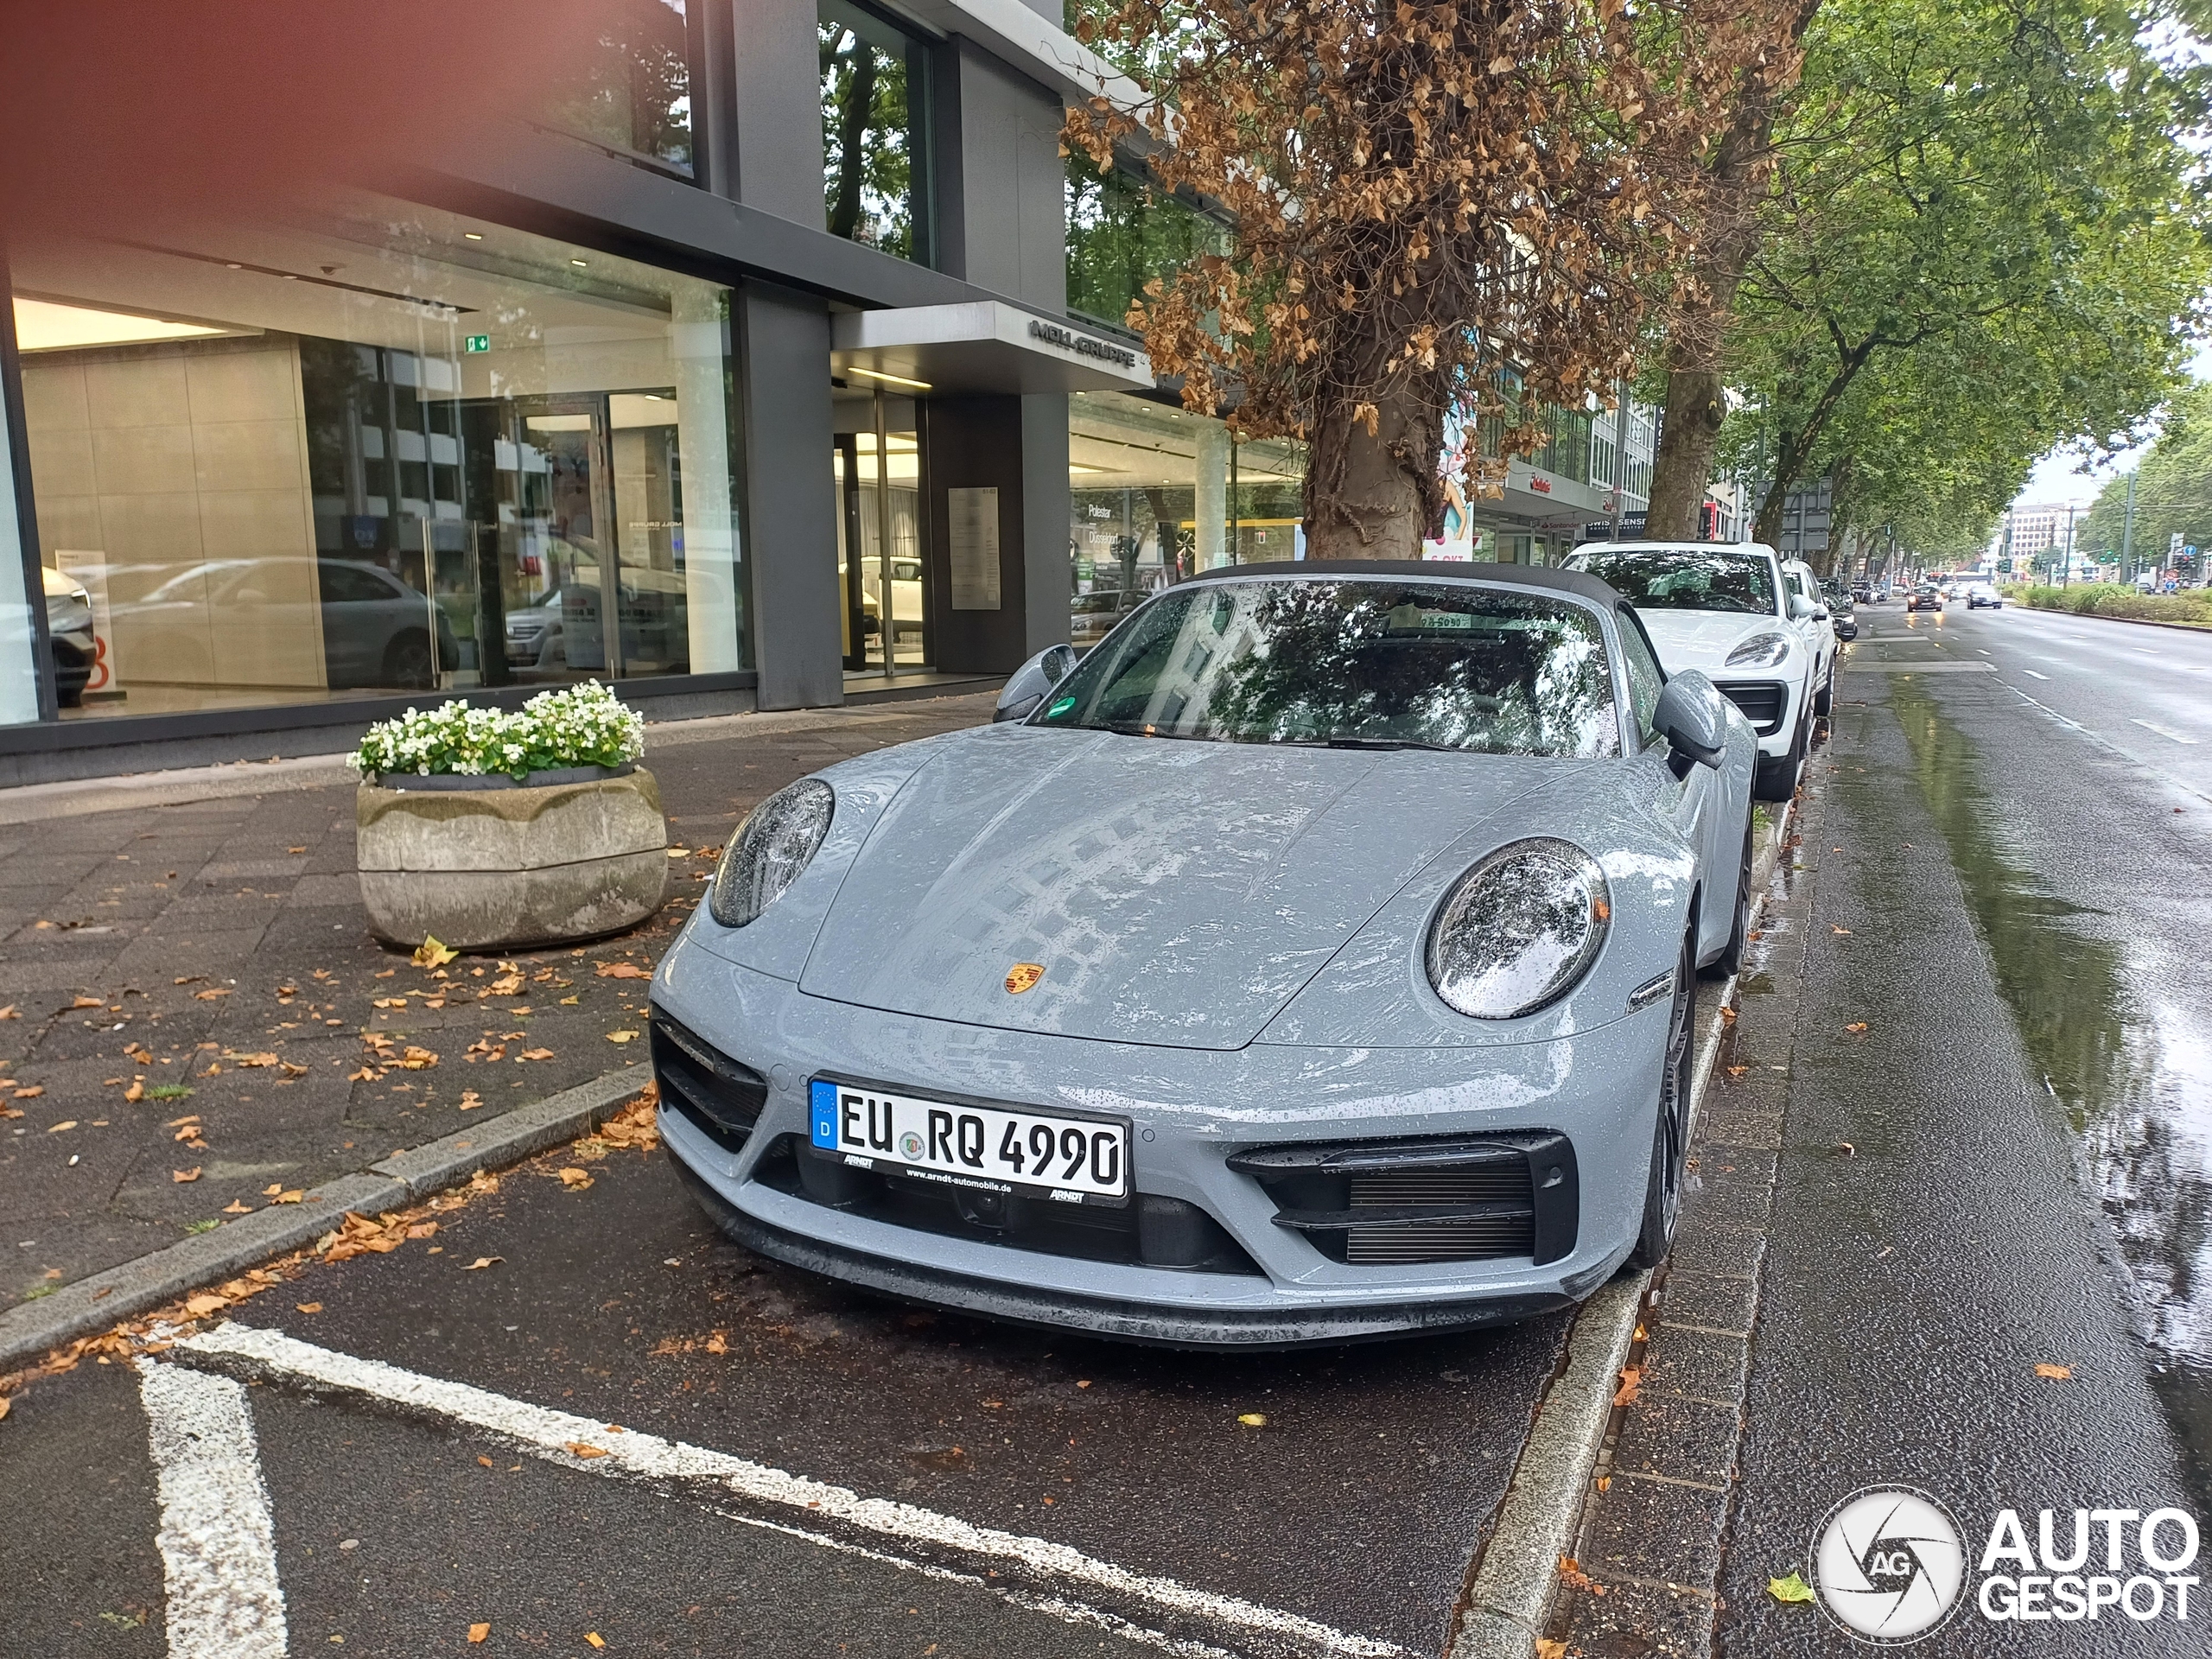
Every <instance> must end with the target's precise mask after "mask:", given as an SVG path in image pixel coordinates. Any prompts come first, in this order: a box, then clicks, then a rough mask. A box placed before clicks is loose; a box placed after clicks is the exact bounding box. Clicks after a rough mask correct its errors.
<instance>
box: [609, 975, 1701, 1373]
mask: <svg viewBox="0 0 2212 1659" xmlns="http://www.w3.org/2000/svg"><path fill="white" fill-rule="evenodd" d="M653 1000H654V1002H655V1005H656V1007H657V1008H658V1009H660V1010H662V1011H664V1013H665V1014H668V1015H669V1016H671V1017H672V1018H673V1019H674V1020H677V1021H680V1022H681V1023H682V1024H683V1026H685V1027H689V1029H690V1031H691V1032H692V1033H696V1034H698V1035H699V1036H701V1037H703V1038H704V1039H706V1040H707V1041H708V1042H709V1043H711V1044H712V1045H714V1046H715V1047H716V1048H718V1049H720V1050H721V1052H722V1053H724V1054H725V1055H728V1056H729V1057H731V1058H734V1059H736V1060H738V1061H740V1062H741V1065H743V1066H746V1067H749V1068H752V1069H753V1070H754V1071H757V1072H758V1073H759V1074H760V1077H761V1078H763V1079H765V1081H766V1090H765V1100H764V1102H763V1103H762V1104H761V1105H760V1109H759V1116H758V1119H757V1121H756V1122H755V1123H754V1124H753V1128H751V1130H750V1132H749V1133H747V1134H743V1135H735V1136H733V1135H728V1134H727V1133H724V1134H719V1135H716V1134H709V1132H708V1130H707V1129H706V1128H702V1126H701V1124H699V1123H698V1122H695V1121H694V1120H693V1119H692V1118H691V1117H690V1116H686V1115H684V1114H683V1113H681V1112H679V1111H677V1110H673V1109H670V1108H669V1107H668V1105H667V1104H666V1103H665V1102H664V1107H663V1109H662V1112H661V1116H660V1127H661V1132H662V1135H663V1137H664V1142H665V1144H666V1146H667V1147H668V1149H669V1152H670V1154H671V1156H672V1157H673V1158H674V1159H675V1160H676V1161H677V1164H678V1166H680V1167H681V1168H682V1170H683V1173H684V1175H685V1178H686V1179H687V1180H688V1181H689V1182H690V1184H691V1185H692V1186H693V1189H694V1191H695V1192H697V1193H698V1194H699V1196H700V1198H701V1202H702V1205H704V1206H705V1207H706V1209H707V1210H708V1211H709V1213H710V1214H711V1215H713V1216H714V1217H715V1220H716V1221H717V1222H718V1223H719V1224H721V1227H722V1229H723V1230H725V1231H726V1232H728V1234H729V1235H730V1236H732V1237H734V1238H735V1239H737V1240H738V1241H740V1242H741V1243H744V1244H745V1245H747V1247H748V1248H750V1249H755V1250H758V1251H759V1252H760V1253H761V1254H763V1255H768V1256H771V1257H772V1258H775V1259H777V1260H779V1261H783V1262H789V1263H791V1264H792V1265H794V1266H797V1267H799V1268H804V1269H807V1270H809V1271H811V1272H816V1273H820V1274H826V1275H828V1276H830V1277H833V1278H836V1279H840V1280H844V1281H849V1282H851V1283H854V1284H857V1285H860V1286H862V1287H867V1288H868V1289H871V1290H874V1291H876V1292H879V1293H881V1294H887V1295H892V1296H897V1297H901V1298H905V1299H907V1300H915V1301H921V1302H927V1303H930V1304H932V1305H935V1306H945V1307H951V1308H957V1309H962V1310H965V1311H967V1312H969V1313H977V1314H981V1315H983V1316H986V1317H990V1318H995V1319H1008V1320H1013V1321H1016V1322H1020V1323H1027V1324H1033V1325H1050V1326H1054V1327H1062V1328H1072V1329H1077V1330H1082V1331H1086V1332H1092V1333H1095V1334H1097V1335H1102V1336H1109V1337H1116V1338H1123V1339H1127V1340H1133V1341H1142V1342H1153V1343H1165V1344H1184V1345H1198V1346H1245V1345H1260V1346H1281V1345H1285V1344H1316V1343H1340V1342H1346V1341H1352V1340H1357V1339H1362V1338H1375V1337H1384V1336H1389V1335H1394V1334H1400V1333H1407V1332H1421V1331H1436V1330H1443V1329H1452V1328H1459V1327H1465V1326H1471V1325H1484V1324H1491V1323H1495V1322H1497V1321H1500V1320H1505V1319H1521V1318H1526V1317H1528V1316H1529V1315H1531V1314H1534V1313H1541V1312H1542V1311H1544V1310H1546V1309H1548V1308H1554V1307H1559V1306H1565V1305H1567V1304H1568V1303H1570V1302H1573V1301H1575V1300H1580V1298H1581V1297H1583V1296H1586V1295H1587V1294H1589V1293H1590V1292H1591V1291H1592V1290H1593V1289H1595V1288H1596V1287H1598V1286H1599V1284H1601V1283H1602V1282H1604V1281H1605V1279H1606V1278H1607V1277H1609V1276H1610V1275H1611V1273H1612V1272H1613V1271H1614V1269H1615V1268H1618V1266H1619V1264H1620V1262H1622V1261H1623V1260H1624V1259H1625V1257H1626V1256H1627V1255H1628V1252H1629V1250H1630V1247H1631V1246H1632V1244H1633V1243H1634V1241H1635V1236H1636V1233H1637V1227H1638V1225H1639V1224H1640V1221H1641V1217H1642V1209H1643V1192H1644V1185H1645V1181H1646V1178H1647V1176H1648V1173H1649V1157H1650V1148H1651V1141H1652V1132H1651V1113H1652V1111H1653V1109H1654V1104H1655V1097H1656V1082H1657V1078H1658V1076H1659V1071H1660V1051H1661V1048H1662V1045H1663V1042H1664V1038H1665V1031H1666V1012H1665V1008H1664V1006H1663V1005H1655V1007H1652V1008H1649V1009H1646V1010H1643V1012H1641V1013H1639V1014H1633V1015H1630V1016H1628V1017H1626V1018H1624V1019H1622V1020H1618V1021H1615V1022H1614V1023H1613V1024H1611V1025H1609V1026H1607V1027H1604V1028H1603V1029H1601V1030H1599V1031H1596V1032H1592V1033H1585V1034H1582V1035H1580V1036H1577V1037H1574V1038H1570V1039H1558V1040H1555V1041H1551V1042H1546V1043H1536V1044H1517V1045H1516V1044H1506V1045H1497V1046H1487V1047H1471V1048H1459V1049H1452V1050H1448V1051H1446V1050H1434V1049H1426V1048H1423V1049H1395V1050H1394V1049H1386V1048H1367V1049H1347V1048H1293V1047H1287V1046H1275V1047H1270V1046H1264V1045H1261V1044H1253V1045H1251V1046H1248V1047H1246V1048H1243V1049H1241V1050H1181V1049H1171V1048H1164V1047H1159V1046H1140V1045H1131V1044H1116V1043H1104V1042H1096V1041H1091V1040H1088V1039H1075V1038H1064V1037H1055V1036H1039V1035H1036V1034H1033V1033H1013V1032H1005V1031H998V1030H992V1029H988V1028H983V1027H970V1026H958V1025H952V1024H950V1023H947V1022H944V1021H936V1020H923V1019H918V1018H915V1017H912V1016H908V1015H902V1014H886V1013H883V1012H880V1011H878V1010H874V1009H867V1008H860V1007H851V1006H849V1005H846V1004H842V1003H836V1002H831V1001H826V1000H824V999H822V998H819V997H811V996H808V995H804V994H803V993H802V992H800V991H799V989H798V987H797V986H795V985H793V984H791V983H790V982H787V981H783V980H779V979H775V978H772V977H771V976H767V975H764V974H760V973H759V972H756V971H754V970H753V969H747V968H744V967H741V966H739V965H737V964H735V963H730V962H728V961H727V960H725V959H724V958H722V957H719V956H716V955H715V954H714V953H713V952H711V951H709V950H704V949H702V948H701V947H699V946H698V945H696V944H694V943H693V942H692V941H691V940H690V938H689V937H688V936H687V937H686V938H683V939H681V940H679V941H678V943H677V946H676V947H675V948H674V949H673V950H671V951H670V953H669V955H668V956H667V957H666V958H665V959H664V962H663V963H662V966H661V969H660V972H659V974H658V976H656V980H655V983H654V987H653ZM817 1074H822V1075H831V1076H837V1075H843V1076H849V1077H863V1078H874V1079H878V1080H880V1082H881V1083H882V1084H883V1085H884V1086H886V1087H900V1088H905V1089H908V1090H912V1091H913V1092H915V1093H916V1094H921V1095H930V1094H938V1095H951V1096H955V1097H959V1096H974V1097H978V1098H988V1099H995V1100H1004V1101H1008V1102H1014V1103H1029V1104H1032V1105H1033V1106H1035V1107H1036V1108H1038V1109H1046V1110H1050V1109H1065V1110H1071V1111H1075V1112H1078V1113H1087V1114H1090V1115H1111V1116H1120V1117H1126V1118H1127V1119H1128V1121H1129V1123H1130V1126H1131V1130H1132V1140H1131V1143H1130V1147H1131V1163H1132V1171H1131V1173H1132V1178H1133V1179H1132V1185H1133V1189H1134V1192H1133V1198H1132V1202H1133V1203H1134V1202H1135V1201H1136V1199H1137V1198H1140V1197H1154V1198H1164V1199H1169V1200H1174V1201H1177V1202H1178V1203H1179V1205H1185V1206H1195V1207H1196V1208H1197V1209H1198V1210H1200V1211H1204V1212H1205V1216H1206V1217H1209V1218H1210V1219H1211V1222H1212V1223H1214V1224H1217V1225H1218V1227H1219V1228H1220V1229H1221V1230H1223V1231H1224V1233H1225V1234H1226V1235H1227V1236H1228V1237H1229V1238H1230V1240H1232V1241H1233V1242H1234V1243H1235V1245H1236V1247H1237V1249H1238V1250H1239V1251H1241V1252H1242V1255H1243V1257H1244V1258H1247V1261H1246V1262H1245V1270H1242V1271H1214V1270H1198V1269H1194V1268H1177V1267H1158V1266H1147V1265H1143V1264H1141V1262H1134V1261H1124V1260H1101V1259H1096V1258H1094V1257H1091V1256H1086V1255H1066V1254H1058V1253H1055V1252H1053V1251H1052V1250H1050V1249H1038V1248H1025V1247H1023V1246H1021V1245H1019V1244H1016V1243H1009V1242H1006V1241H1005V1240H1003V1239H1001V1238H995V1237H991V1236H957V1235H955V1234H951V1233H948V1232H945V1231H942V1230H925V1229H923V1228H920V1227H916V1226H910V1225H902V1224H899V1223H897V1222H895V1221H893V1220H887V1219H882V1218H879V1217H875V1216H871V1215H867V1214H860V1213H855V1212H854V1211H850V1210H845V1209H839V1208H835V1207H832V1206H831V1205H829V1203H826V1202H822V1201H817V1198H814V1197H810V1196H809V1195H808V1192H807V1191H806V1190H805V1189H804V1187H798V1188H796V1189H795V1187H794V1184H793V1183H792V1182H791V1181H790V1180H789V1179H783V1178H781V1177H779V1176H778V1175H777V1174H776V1173H775V1172H776V1171H777V1170H778V1169H779V1168H781V1169H783V1170H786V1171H787V1170H788V1169H789V1168H790V1167H791V1160H792V1159H793V1158H794V1156H797V1157H804V1156H806V1155H807V1154H804V1152H798V1153H796V1154H795V1153H794V1145H795V1139H794V1138H796V1142H797V1143H803V1142H804V1140H805V1138H806V1133H807V1122H808V1119H807V1098H806V1094H807V1084H808V1083H809V1081H810V1079H811V1078H812V1077H815V1076H816V1075H817ZM1531 1130H1551V1131H1555V1132H1557V1133H1559V1134H1561V1135H1565V1136H1567V1138H1568V1140H1569V1141H1571V1142H1572V1144H1573V1152H1574V1156H1575V1160H1576V1161H1577V1163H1578V1164H1579V1178H1578V1179H1579V1182H1580V1207H1579V1212H1578V1216H1577V1221H1576V1228H1575V1234H1574V1238H1573V1245H1572V1248H1571V1249H1567V1252H1566V1253H1565V1254H1564V1255H1561V1256H1560V1258H1559V1259H1558V1260H1555V1261H1551V1262H1545V1263H1543V1264H1541V1265H1538V1264H1537V1263H1536V1262H1535V1260H1534V1259H1533V1257H1532V1256H1531V1255H1518V1256H1495V1257H1490V1258H1487V1259H1481V1260H1472V1261H1452V1262H1414V1263H1376V1264H1363V1263H1361V1262H1353V1261H1346V1260H1341V1259H1332V1257H1331V1256H1330V1255H1327V1254H1325V1253H1324V1251H1323V1250H1322V1249H1319V1248H1317V1247H1316V1245H1315V1243H1313V1242H1311V1240H1310V1239H1309V1237H1308V1236H1306V1235H1303V1234H1301V1233H1300V1232H1297V1231H1294V1230H1290V1229H1288V1228H1286V1227H1284V1226H1281V1225H1278V1224H1277V1223H1276V1219H1275V1217H1276V1214H1277V1205H1276V1200H1275V1198H1273V1197H1271V1196H1270V1194H1269V1192H1268V1190H1267V1189H1266V1188H1264V1187H1263V1186H1262V1184H1261V1182H1260V1181H1259V1180H1257V1179H1254V1178H1253V1177H1252V1176H1250V1175H1248V1174H1243V1173H1238V1172H1237V1171H1236V1170H1233V1169H1231V1168H1230V1166H1229V1163H1228V1160H1229V1159H1230V1156H1231V1155H1232V1154H1236V1153H1237V1152H1240V1151H1249V1150H1251V1149H1253V1148H1255V1147H1282V1146H1285V1145H1294V1144H1297V1143H1300V1142H1309V1143H1310V1142H1320V1141H1329V1142H1342V1141H1358V1140H1363V1139H1367V1138H1373V1139H1376V1140H1389V1139H1392V1138H1403V1137H1408V1136H1424V1135H1505V1134H1510V1133H1516V1132H1519V1133H1525V1132H1528V1131H1531ZM779 1160H780V1162H779Z"/></svg>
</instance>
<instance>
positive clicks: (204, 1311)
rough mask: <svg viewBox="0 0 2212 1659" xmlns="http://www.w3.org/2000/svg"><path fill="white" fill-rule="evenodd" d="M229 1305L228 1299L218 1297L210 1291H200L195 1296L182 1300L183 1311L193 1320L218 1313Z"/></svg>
mask: <svg viewBox="0 0 2212 1659" xmlns="http://www.w3.org/2000/svg"><path fill="white" fill-rule="evenodd" d="M230 1305H231V1301H230V1298H229V1297H227V1296H218V1295H216V1294H213V1292H211V1291H202V1292H201V1293H200V1294H199V1295H197V1296H188V1297H186V1298H185V1299H184V1311H185V1312H186V1313H189V1314H191V1315H192V1317H193V1318H194V1319H206V1318H207V1315H209V1314H210V1313H221V1312H222V1311H223V1310H224V1309H225V1308H226V1307H228V1306H230Z"/></svg>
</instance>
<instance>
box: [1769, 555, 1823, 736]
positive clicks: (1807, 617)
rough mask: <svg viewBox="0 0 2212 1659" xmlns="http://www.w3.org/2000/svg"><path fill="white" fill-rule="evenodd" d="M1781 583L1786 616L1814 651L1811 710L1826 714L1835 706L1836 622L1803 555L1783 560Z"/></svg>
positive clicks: (1817, 578)
mask: <svg viewBox="0 0 2212 1659" xmlns="http://www.w3.org/2000/svg"><path fill="white" fill-rule="evenodd" d="M1782 585H1783V590H1784V591H1785V592H1786V594H1788V596H1789V620H1790V621H1791V623H1792V624H1794V625H1795V626H1796V629H1797V634H1798V637H1799V638H1800V639H1802V640H1804V642H1805V648H1806V649H1807V650H1808V651H1809V652H1812V653H1813V713H1814V715H1815V716H1816V717H1818V716H1821V715H1827V714H1828V713H1829V712H1830V711H1831V710H1832V709H1834V706H1835V653H1836V638H1835V624H1834V621H1833V620H1831V619H1830V615H1829V612H1828V597H1827V594H1824V593H1822V592H1821V579H1820V578H1819V577H1818V576H1816V575H1814V574H1813V567H1812V566H1811V565H1809V564H1808V563H1805V562H1804V560H1802V559H1784V560H1783V562H1782Z"/></svg>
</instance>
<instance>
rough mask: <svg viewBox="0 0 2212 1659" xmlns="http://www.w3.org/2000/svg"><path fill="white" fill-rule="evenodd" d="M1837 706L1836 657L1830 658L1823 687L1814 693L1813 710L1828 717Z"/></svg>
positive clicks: (1822, 716) (1822, 682)
mask: <svg viewBox="0 0 2212 1659" xmlns="http://www.w3.org/2000/svg"><path fill="white" fill-rule="evenodd" d="M1834 707H1835V658H1833V657H1831V658H1828V677H1827V678H1826V679H1825V680H1822V681H1821V689H1820V690H1818V691H1816V692H1815V693H1814V694H1813V712H1814V713H1815V714H1816V715H1820V716H1821V718H1822V719H1826V718H1827V715H1828V713H1829V711H1830V710H1831V709H1834Z"/></svg>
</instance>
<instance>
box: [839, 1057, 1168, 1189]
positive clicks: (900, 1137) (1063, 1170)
mask: <svg viewBox="0 0 2212 1659" xmlns="http://www.w3.org/2000/svg"><path fill="white" fill-rule="evenodd" d="M808 1092H809V1106H810V1110H809V1111H808V1114H807V1117H808V1122H809V1128H810V1135H809V1140H810V1143H811V1144H812V1145H813V1146H814V1147H815V1148H816V1149H817V1150H818V1151H821V1152H824V1153H828V1154H831V1155H832V1156H834V1157H837V1158H839V1159H841V1160H842V1161H843V1162H845V1163H848V1164H850V1165H854V1166H858V1167H860V1168H862V1169H873V1170H875V1171H878V1172H879V1173H887V1174H903V1175H915V1176H919V1177H921V1178H922V1179H925V1180H931V1181H938V1182H942V1183H944V1185H950V1186H975V1187H983V1188H987V1189H988V1190H990V1191H993V1192H1027V1193H1031V1194H1033V1195H1035V1196H1038V1197H1040V1198H1047V1199H1052V1200H1055V1201H1057V1202H1058V1203H1061V1204H1085V1203H1090V1204H1124V1203H1127V1202H1128V1196H1129V1128H1128V1124H1126V1123H1119V1122H1110V1121H1105V1120H1102V1119H1098V1118H1087V1117H1082V1118H1079V1117H1064V1116H1059V1115H1058V1114H1056V1113H1052V1112H1030V1111H1020V1110H1015V1109H1009V1108H1007V1107H1001V1106H961V1105H955V1104H953V1103H950V1102H947V1101H941V1100H926V1099H923V1098H920V1097H918V1096H912V1095H894V1094H890V1093H887V1092H886V1091H885V1090H880V1089H874V1088H869V1087H867V1086H865V1085H863V1084H850V1083H838V1082H835V1081H833V1080H831V1079H829V1078H825V1077H817V1078H816V1079H815V1080H814V1082H813V1084H811V1085H810V1089H809V1091H808Z"/></svg>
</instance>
